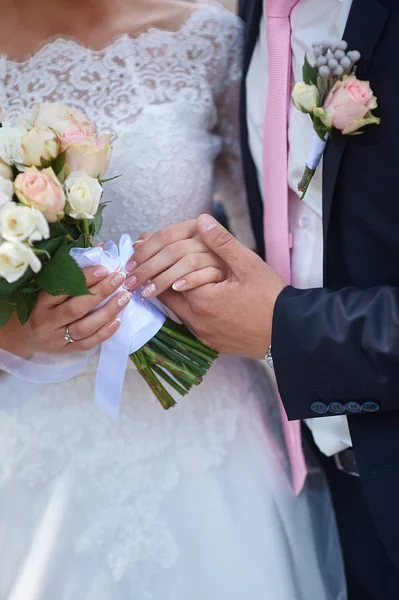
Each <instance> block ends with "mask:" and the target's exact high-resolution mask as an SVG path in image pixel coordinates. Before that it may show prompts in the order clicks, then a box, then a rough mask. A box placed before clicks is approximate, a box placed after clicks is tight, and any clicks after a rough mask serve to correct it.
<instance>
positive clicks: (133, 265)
mask: <svg viewBox="0 0 399 600" xmlns="http://www.w3.org/2000/svg"><path fill="white" fill-rule="evenodd" d="M136 267H137V263H136V262H135V261H134V260H132V262H129V263H127V265H126V271H127V272H128V273H133V271H134V269H135V268H136Z"/></svg>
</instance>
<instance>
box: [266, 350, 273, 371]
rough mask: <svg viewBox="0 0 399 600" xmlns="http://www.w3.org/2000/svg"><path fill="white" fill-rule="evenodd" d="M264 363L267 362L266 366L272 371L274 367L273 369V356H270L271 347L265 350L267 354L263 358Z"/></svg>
mask: <svg viewBox="0 0 399 600" xmlns="http://www.w3.org/2000/svg"><path fill="white" fill-rule="evenodd" d="M265 361H266V362H267V365H268V366H269V367H270V368H271V369H274V367H273V356H272V347H271V345H270V346H269V348H268V350H267V354H266V356H265Z"/></svg>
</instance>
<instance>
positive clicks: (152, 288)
mask: <svg viewBox="0 0 399 600" xmlns="http://www.w3.org/2000/svg"><path fill="white" fill-rule="evenodd" d="M156 291H157V286H156V285H155V283H151V284H150V285H147V287H145V288H144V289H143V291H142V293H141V295H142V296H144V298H149V297H150V296H153V295H154V294H155V292H156Z"/></svg>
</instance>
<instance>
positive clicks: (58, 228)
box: [50, 221, 68, 238]
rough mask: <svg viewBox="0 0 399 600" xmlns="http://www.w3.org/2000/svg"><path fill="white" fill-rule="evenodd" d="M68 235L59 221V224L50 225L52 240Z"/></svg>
mask: <svg viewBox="0 0 399 600" xmlns="http://www.w3.org/2000/svg"><path fill="white" fill-rule="evenodd" d="M67 234H68V232H67V230H66V229H65V227H64V225H63V224H62V223H60V222H59V221H57V223H50V236H51V237H52V238H55V237H60V236H63V235H67Z"/></svg>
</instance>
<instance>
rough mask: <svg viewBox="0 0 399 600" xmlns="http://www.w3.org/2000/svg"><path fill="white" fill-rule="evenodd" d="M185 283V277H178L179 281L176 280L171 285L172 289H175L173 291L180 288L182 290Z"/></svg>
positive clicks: (178, 290) (177, 290)
mask: <svg viewBox="0 0 399 600" xmlns="http://www.w3.org/2000/svg"><path fill="white" fill-rule="evenodd" d="M186 283H187V281H186V280H185V279H180V281H176V283H174V284H173V285H172V289H173V290H175V292H180V291H181V290H184V288H185V287H186Z"/></svg>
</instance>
